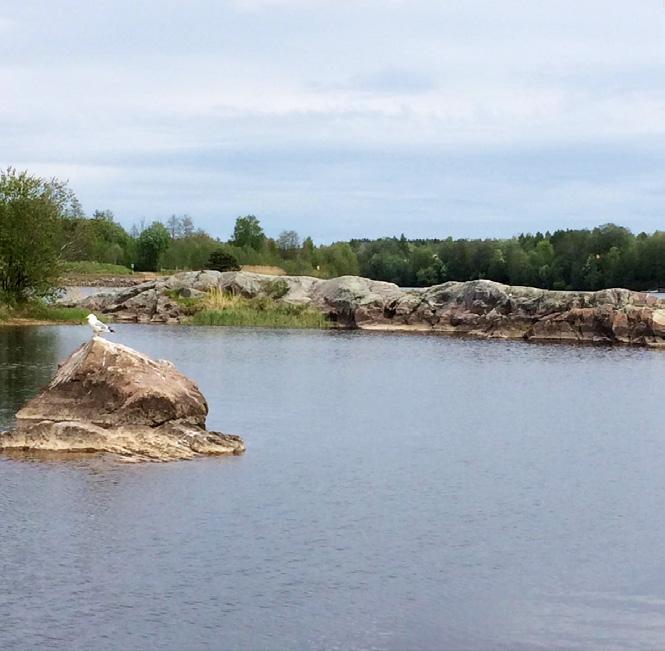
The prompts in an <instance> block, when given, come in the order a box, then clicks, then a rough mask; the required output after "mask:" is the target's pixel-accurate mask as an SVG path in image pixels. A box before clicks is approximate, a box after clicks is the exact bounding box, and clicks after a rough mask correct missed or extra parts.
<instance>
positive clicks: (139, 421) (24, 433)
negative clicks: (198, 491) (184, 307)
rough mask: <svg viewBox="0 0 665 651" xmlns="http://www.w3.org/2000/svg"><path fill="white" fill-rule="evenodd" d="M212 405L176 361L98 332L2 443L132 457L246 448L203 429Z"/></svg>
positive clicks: (187, 455)
mask: <svg viewBox="0 0 665 651" xmlns="http://www.w3.org/2000/svg"><path fill="white" fill-rule="evenodd" d="M207 414H208V405H207V403H206V400H205V398H204V397H203V395H202V394H201V392H200V391H199V389H198V387H197V386H196V384H194V382H192V380H190V379H189V378H187V377H185V376H184V375H182V374H181V373H180V372H178V371H177V370H176V368H175V367H174V366H173V364H171V363H170V362H167V361H163V360H158V361H155V360H152V359H150V358H149V357H147V356H146V355H143V354H141V353H139V352H137V351H135V350H132V349H131V348H128V347H126V346H122V345H120V344H116V343H112V342H110V341H107V340H105V339H102V338H100V337H93V338H92V339H91V340H90V341H88V342H87V343H85V344H83V345H82V346H81V347H80V348H78V349H77V350H76V351H74V353H72V354H71V355H70V356H69V357H68V358H67V360H65V361H64V362H63V363H62V364H60V366H59V368H58V371H57V373H56V375H55V377H54V378H53V380H52V381H51V383H50V384H49V385H48V386H47V387H46V388H45V389H44V390H43V391H42V392H41V393H40V394H39V395H37V396H36V397H35V398H33V399H32V400H30V401H29V402H28V403H27V404H26V405H25V406H24V407H23V408H22V409H21V410H20V411H19V412H18V413H17V414H16V419H17V424H16V429H15V430H14V431H13V432H3V433H0V449H5V450H9V449H14V450H16V449H18V450H24V451H26V450H30V451H34V450H48V451H53V452H55V451H57V452H111V453H115V454H118V455H122V456H124V457H130V458H133V459H149V460H162V461H166V460H171V459H188V458H191V457H194V456H197V455H208V454H211V455H218V454H240V453H242V452H243V451H244V449H245V446H244V444H243V442H242V441H241V440H240V438H238V437H237V436H230V435H224V434H219V433H217V432H208V431H206V429H205V421H206V416H207Z"/></svg>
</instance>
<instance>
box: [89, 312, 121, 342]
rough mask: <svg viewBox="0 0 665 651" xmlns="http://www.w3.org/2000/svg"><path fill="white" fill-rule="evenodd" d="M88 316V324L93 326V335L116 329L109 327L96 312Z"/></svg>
mask: <svg viewBox="0 0 665 651" xmlns="http://www.w3.org/2000/svg"><path fill="white" fill-rule="evenodd" d="M86 318H87V320H88V325H89V326H90V327H91V328H92V336H93V337H95V336H98V335H101V334H102V333H104V332H115V330H113V329H112V328H109V327H108V326H107V325H106V324H105V323H102V322H101V321H100V320H99V319H98V318H97V317H96V316H95V315H94V314H88V316H87V317H86Z"/></svg>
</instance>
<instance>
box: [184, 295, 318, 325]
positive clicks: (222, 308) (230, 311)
mask: <svg viewBox="0 0 665 651" xmlns="http://www.w3.org/2000/svg"><path fill="white" fill-rule="evenodd" d="M174 300H177V301H178V302H179V303H180V304H181V305H182V306H183V307H185V308H186V309H187V311H189V312H190V314H191V316H190V317H189V319H188V323H192V324H194V325H208V326H254V327H264V328H317V329H321V328H329V327H330V326H331V324H330V322H329V321H328V320H327V319H326V318H325V316H324V315H323V314H321V313H320V312H319V311H318V310H314V309H312V308H309V307H307V306H306V305H291V304H289V303H280V302H279V301H277V300H275V299H273V298H268V297H257V298H244V297H242V296H236V295H233V294H228V293H226V292H222V291H220V290H212V291H210V292H209V293H208V294H207V295H206V297H205V298H203V299H178V298H177V297H175V298H174Z"/></svg>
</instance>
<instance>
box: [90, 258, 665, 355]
mask: <svg viewBox="0 0 665 651" xmlns="http://www.w3.org/2000/svg"><path fill="white" fill-rule="evenodd" d="M275 282H279V283H285V286H286V292H285V293H284V294H283V296H281V298H280V299H279V300H282V301H285V302H287V303H295V304H305V305H309V306H311V307H313V308H316V309H319V310H321V311H322V312H323V313H325V314H326V315H327V317H328V318H329V319H330V320H331V321H332V322H334V323H335V324H337V325H338V326H339V327H345V328H360V329H367V330H414V331H431V332H439V333H444V334H454V335H467V336H473V337H483V338H503V339H526V340H529V341H569V342H593V343H622V344H632V345H640V346H656V347H660V346H665V301H663V300H660V299H658V298H656V297H654V296H651V295H649V294H644V293H641V292H633V291H629V290H626V289H608V290H602V291H598V292H567V291H549V290H544V289H535V288H533V287H510V286H508V285H502V284H501V283H496V282H492V281H489V280H474V281H469V282H447V283H444V284H442V285H435V286H433V287H428V288H425V289H413V290H403V289H401V288H399V287H398V286H397V285H394V284H392V283H386V282H379V281H374V280H369V279H367V278H359V277H356V276H342V277H341V278H333V279H331V280H320V279H318V278H309V277H306V276H280V277H279V278H276V277H274V276H265V275H261V274H256V273H248V272H242V271H234V272H224V273H220V272H217V271H200V272H184V273H179V274H175V275H174V276H170V277H168V278H160V279H157V280H155V281H151V282H146V283H143V284H141V285H137V286H135V287H132V288H129V289H127V290H124V291H120V292H117V293H114V294H108V295H95V296H91V297H88V298H86V299H84V300H83V301H79V302H78V303H77V305H80V306H82V307H86V308H87V309H90V310H91V311H96V312H101V313H103V314H106V315H109V316H111V317H112V318H114V319H115V320H118V321H132V322H138V323H179V322H181V321H182V320H183V319H185V318H186V315H185V312H184V311H183V308H182V305H181V303H180V302H179V301H178V300H177V297H179V296H182V297H196V296H202V295H203V294H204V293H205V292H206V291H208V290H210V289H213V288H220V289H222V290H226V291H230V292H234V293H237V294H241V295H243V296H247V297H256V296H269V295H272V291H273V288H274V283H275Z"/></svg>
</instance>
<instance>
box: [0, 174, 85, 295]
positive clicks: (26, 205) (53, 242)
mask: <svg viewBox="0 0 665 651" xmlns="http://www.w3.org/2000/svg"><path fill="white" fill-rule="evenodd" d="M78 206H79V204H78V201H76V198H75V197H74V194H73V193H72V192H71V190H69V189H68V188H67V185H66V184H65V183H62V182H61V181H58V180H56V179H50V180H47V179H42V178H39V177H37V176H32V175H30V174H28V172H17V171H16V170H15V169H14V168H12V167H9V168H7V170H5V171H2V172H0V290H1V291H2V293H3V294H4V297H5V299H7V300H11V301H21V300H24V299H26V298H28V297H30V296H44V295H47V294H48V293H50V292H51V291H52V290H53V288H54V285H55V283H56V282H57V276H58V272H59V261H60V253H61V248H62V247H61V234H62V223H63V221H64V219H65V218H66V216H67V215H68V214H69V213H70V211H72V212H73V208H74V209H75V210H78Z"/></svg>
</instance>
